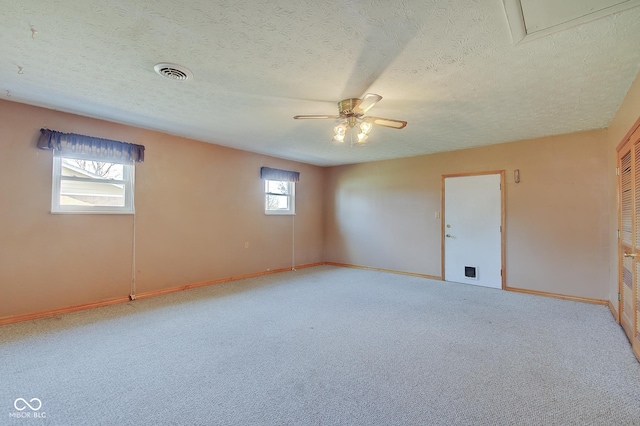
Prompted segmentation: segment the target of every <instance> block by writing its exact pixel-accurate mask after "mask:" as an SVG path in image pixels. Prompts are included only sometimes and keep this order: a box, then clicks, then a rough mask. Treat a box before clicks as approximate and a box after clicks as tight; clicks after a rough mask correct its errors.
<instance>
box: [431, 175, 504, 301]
mask: <svg viewBox="0 0 640 426" xmlns="http://www.w3.org/2000/svg"><path fill="white" fill-rule="evenodd" d="M484 175H500V229H501V232H500V264H501V266H500V268H501V271H502V274H501V275H502V290H506V288H507V268H506V256H505V242H506V237H505V236H506V231H507V228H506V226H505V225H506V209H505V192H506V185H505V179H504V176H505V173H504V170H491V171H486V172H470V173H454V174H447V175H442V177H441V184H440V187H441V190H440V194H441V199H440V206H441V207H440V211H441V212H442V214H441V215H440V231H441V232H440V253H441V254H440V260H441V266H440V279H441V280H442V281H444V277H445V273H444V272H445V270H444V256H445V254H444V243H445V234H446V229H445V216H446V212H445V210H444V205H445V204H444V197H445V194H444V180H445V179H446V178H454V177H468V176H484Z"/></svg>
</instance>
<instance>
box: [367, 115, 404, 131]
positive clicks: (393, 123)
mask: <svg viewBox="0 0 640 426" xmlns="http://www.w3.org/2000/svg"><path fill="white" fill-rule="evenodd" d="M367 118H368V119H369V120H371V122H372V123H373V124H377V125H378V126H384V127H391V128H392V129H404V127H405V126H406V125H407V122H406V121H402V120H392V119H390V118H380V117H367Z"/></svg>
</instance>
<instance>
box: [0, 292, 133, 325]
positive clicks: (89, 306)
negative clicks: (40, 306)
mask: <svg viewBox="0 0 640 426" xmlns="http://www.w3.org/2000/svg"><path fill="white" fill-rule="evenodd" d="M129 300H130V299H129V297H128V296H125V297H116V298H114V299H107V300H102V301H99V302H92V303H85V304H82V305H75V306H68V307H66V308H60V309H53V310H51V311H44V312H36V313H33V314H25V315H13V316H9V317H3V318H0V325H7V324H13V323H16V322H23V321H30V320H35V319H40V318H47V317H54V316H57V315H63V314H69V313H71V312H77V311H84V310H87V309H94V308H102V307H103V306H110V305H116V304H118V303H126V302H128V301H129Z"/></svg>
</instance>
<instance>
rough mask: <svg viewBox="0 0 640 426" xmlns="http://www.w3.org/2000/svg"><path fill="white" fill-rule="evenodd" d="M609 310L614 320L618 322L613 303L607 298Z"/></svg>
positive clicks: (616, 311)
mask: <svg viewBox="0 0 640 426" xmlns="http://www.w3.org/2000/svg"><path fill="white" fill-rule="evenodd" d="M609 310H610V311H611V315H613V318H614V319H615V320H616V322H617V323H618V324H620V316H619V315H618V310H617V309H616V307H615V306H614V304H613V303H611V300H609Z"/></svg>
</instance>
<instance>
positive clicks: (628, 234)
mask: <svg viewBox="0 0 640 426" xmlns="http://www.w3.org/2000/svg"><path fill="white" fill-rule="evenodd" d="M618 174H619V178H618V188H619V194H618V209H619V218H618V219H619V225H618V226H619V228H618V229H619V239H618V242H619V244H618V259H619V272H620V273H619V275H618V276H619V283H618V292H619V300H620V303H619V312H620V324H621V325H622V328H623V329H624V331H625V333H626V334H627V337H628V338H629V341H630V342H631V345H632V347H633V351H634V353H635V354H636V356H637V357H638V358H639V359H640V334H639V332H640V315H639V312H638V308H639V307H640V301H639V300H638V299H639V297H640V294H638V287H639V286H640V131H637V132H635V133H633V134H632V135H631V137H629V139H627V141H626V143H624V144H623V145H622V146H621V147H619V149H618Z"/></svg>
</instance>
